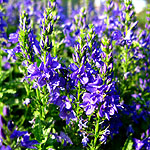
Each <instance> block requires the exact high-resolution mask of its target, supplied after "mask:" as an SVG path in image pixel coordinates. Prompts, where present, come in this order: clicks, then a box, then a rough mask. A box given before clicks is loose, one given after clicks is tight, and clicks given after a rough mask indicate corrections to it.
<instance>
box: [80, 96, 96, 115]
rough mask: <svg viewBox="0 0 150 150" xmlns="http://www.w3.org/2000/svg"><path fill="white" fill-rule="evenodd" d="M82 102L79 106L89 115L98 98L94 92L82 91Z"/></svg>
mask: <svg viewBox="0 0 150 150" xmlns="http://www.w3.org/2000/svg"><path fill="white" fill-rule="evenodd" d="M82 99H83V103H82V104H80V107H83V108H84V110H85V112H86V115H91V114H92V113H93V112H94V110H95V108H97V106H98V105H97V101H98V99H97V98H96V97H95V95H94V94H90V93H84V94H83V97H82Z"/></svg>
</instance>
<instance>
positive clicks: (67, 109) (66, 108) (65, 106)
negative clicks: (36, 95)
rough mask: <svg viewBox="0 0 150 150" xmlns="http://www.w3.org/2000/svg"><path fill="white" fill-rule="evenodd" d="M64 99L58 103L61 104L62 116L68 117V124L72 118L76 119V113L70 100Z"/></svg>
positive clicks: (63, 117)
mask: <svg viewBox="0 0 150 150" xmlns="http://www.w3.org/2000/svg"><path fill="white" fill-rule="evenodd" d="M63 101H64V99H60V101H59V102H57V103H56V104H57V105H59V106H60V114H59V116H60V118H62V119H66V124H69V122H70V120H76V119H77V118H76V114H75V112H74V111H73V109H72V106H71V103H70V102H69V100H66V101H65V102H63Z"/></svg>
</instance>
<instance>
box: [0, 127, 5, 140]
mask: <svg viewBox="0 0 150 150" xmlns="http://www.w3.org/2000/svg"><path fill="white" fill-rule="evenodd" d="M0 137H1V138H4V139H6V135H5V133H4V130H3V128H1V127H0Z"/></svg>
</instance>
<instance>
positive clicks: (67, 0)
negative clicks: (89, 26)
mask: <svg viewBox="0 0 150 150" xmlns="http://www.w3.org/2000/svg"><path fill="white" fill-rule="evenodd" d="M114 1H116V2H117V3H119V1H121V0H114ZM122 1H123V0H122ZM132 2H133V5H134V7H135V11H136V16H137V20H138V21H139V26H140V27H141V28H144V25H145V23H146V10H147V8H148V7H149V8H150V0H132ZM104 3H105V0H62V5H63V7H64V13H65V14H66V15H67V16H70V15H71V14H72V12H73V10H78V9H79V8H81V7H82V6H85V7H88V5H89V4H90V5H93V7H94V9H95V10H96V11H97V13H98V14H99V15H101V10H102V9H103V7H104Z"/></svg>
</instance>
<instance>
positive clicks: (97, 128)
mask: <svg viewBox="0 0 150 150" xmlns="http://www.w3.org/2000/svg"><path fill="white" fill-rule="evenodd" d="M99 123H100V117H99V113H98V112H97V123H96V127H95V138H94V148H95V149H96V142H97V139H98V132H99Z"/></svg>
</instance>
